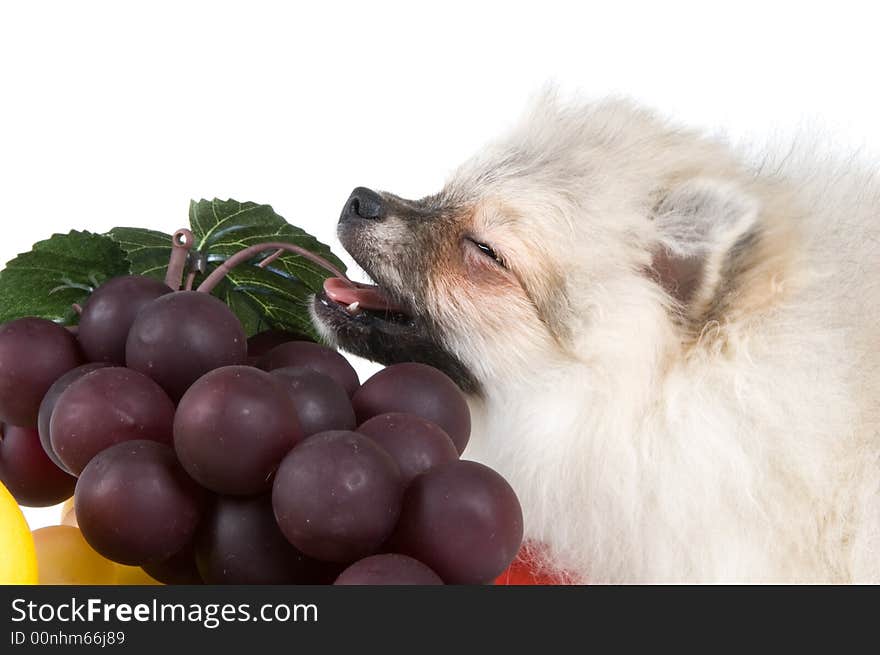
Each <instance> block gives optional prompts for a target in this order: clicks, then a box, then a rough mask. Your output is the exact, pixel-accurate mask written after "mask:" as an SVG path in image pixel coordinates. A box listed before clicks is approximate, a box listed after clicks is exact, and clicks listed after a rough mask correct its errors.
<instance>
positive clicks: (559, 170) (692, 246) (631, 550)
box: [313, 97, 880, 583]
mask: <svg viewBox="0 0 880 655" xmlns="http://www.w3.org/2000/svg"><path fill="white" fill-rule="evenodd" d="M805 154H807V155H809V154H810V153H805ZM339 234H340V239H341V240H342V243H343V245H344V246H345V247H346V248H347V249H348V250H349V251H350V252H351V254H352V256H353V257H354V258H355V260H356V261H357V262H358V263H359V264H360V265H361V266H362V267H363V268H364V269H365V270H366V271H367V273H368V274H369V275H370V276H371V277H373V278H374V280H375V281H376V283H377V287H376V288H373V289H370V290H369V291H370V292H371V293H373V294H376V295H375V296H373V299H372V304H371V303H370V301H369V299H368V302H367V303H365V305H364V306H361V307H349V308H346V307H344V306H342V305H341V304H339V303H338V302H337V303H334V302H333V298H328V296H327V295H326V294H321V295H319V296H318V297H317V298H316V300H315V303H314V305H313V313H314V317H315V320H316V322H317V324H318V325H319V327H320V328H321V330H322V331H323V332H324V334H325V335H326V336H328V338H330V339H331V340H335V341H336V342H337V343H339V344H340V345H341V346H342V347H344V348H346V349H348V350H351V351H353V352H356V353H358V354H361V355H365V356H367V357H370V358H372V359H376V360H379V361H382V362H386V363H387V362H395V361H403V360H409V359H417V360H421V361H425V362H428V363H431V364H434V365H436V366H439V367H441V368H443V369H444V370H445V371H447V372H448V373H449V374H450V375H451V376H452V377H454V378H455V379H456V380H457V381H458V382H459V384H461V386H462V387H463V388H465V389H466V390H468V391H469V392H471V394H472V396H471V397H472V406H473V410H474V421H475V424H474V434H473V436H472V439H471V444H470V446H469V447H468V451H467V452H466V456H468V457H470V458H473V459H479V460H482V461H484V462H486V463H487V464H489V465H491V466H492V467H494V468H495V469H497V470H498V471H499V472H501V473H502V474H503V475H504V476H505V477H506V478H507V479H508V480H509V481H510V482H511V484H512V485H513V487H514V489H515V490H516V491H517V493H518V495H519V498H520V500H521V502H522V505H523V510H524V518H525V529H526V538H527V539H528V540H529V542H530V543H532V544H540V547H539V548H538V549H536V553H540V556H541V558H542V560H541V561H542V562H543V565H544V566H545V567H547V569H548V570H553V571H564V572H566V574H567V577H568V579H569V580H572V581H576V582H590V583H599V582H602V583H612V582H673V583H675V582H697V583H711V582H852V581H861V582H868V581H878V580H880V180H878V176H877V170H876V168H874V169H873V170H863V169H859V168H858V167H857V166H856V165H854V164H852V163H848V164H845V165H842V166H836V167H835V166H832V165H829V164H827V163H821V162H820V163H817V162H812V163H811V162H809V161H808V157H803V156H798V155H797V154H795V153H788V156H787V157H785V158H782V159H780V160H779V161H772V160H771V159H767V160H765V161H764V162H763V163H762V164H761V165H758V166H754V165H750V164H748V163H747V161H746V159H745V158H743V157H741V156H739V155H738V154H737V153H735V152H733V151H731V149H729V148H728V147H727V146H725V145H724V144H722V143H719V142H717V141H714V140H711V139H708V138H705V137H704V136H702V135H700V134H697V133H694V132H691V131H687V130H683V129H679V128H678V127H675V126H672V125H670V124H668V123H667V122H665V121H663V120H660V119H658V118H657V117H656V116H654V115H652V114H651V113H649V112H646V111H643V110H641V109H639V108H637V107H635V106H633V105H632V104H630V103H627V102H622V101H609V102H602V103H598V104H592V105H585V106H568V107H564V106H560V105H559V103H558V102H557V101H556V100H554V99H553V98H552V97H548V98H545V99H544V100H543V101H542V102H540V103H538V105H537V107H536V108H535V109H534V110H533V111H532V112H531V113H530V114H529V115H528V117H527V118H526V120H525V121H524V122H523V123H522V124H521V125H520V126H519V127H518V128H516V129H515V130H514V131H513V132H512V134H510V135H509V136H507V137H506V138H505V139H503V140H500V141H498V142H495V143H494V144H492V145H491V146H490V147H488V148H487V149H486V150H485V151H484V152H482V153H480V154H479V155H478V156H476V157H475V158H473V159H472V160H471V161H469V162H468V163H466V164H465V165H464V166H463V167H462V168H460V169H459V170H458V171H457V172H456V173H455V175H454V176H453V177H452V179H451V180H450V181H449V182H448V184H447V185H446V186H445V188H444V189H443V190H442V191H441V192H440V193H439V194H437V195H435V196H431V197H429V198H425V199H423V200H420V201H407V200H403V199H400V198H397V197H396V196H393V195H391V194H387V193H382V194H377V193H375V192H371V191H369V190H366V189H357V190H355V192H354V194H353V195H352V198H351V199H350V200H349V202H348V203H347V204H346V208H345V210H344V211H343V216H342V219H341V220H340V228H339ZM365 291H366V289H365ZM380 294H381V295H382V296H383V297H384V298H385V299H386V300H387V303H386V304H385V305H384V306H383V305H382V304H381V303H379V304H377V303H376V300H375V298H376V296H378V295H380ZM389 309H394V310H395V311H394V312H393V313H391V312H389V311H388V310H389Z"/></svg>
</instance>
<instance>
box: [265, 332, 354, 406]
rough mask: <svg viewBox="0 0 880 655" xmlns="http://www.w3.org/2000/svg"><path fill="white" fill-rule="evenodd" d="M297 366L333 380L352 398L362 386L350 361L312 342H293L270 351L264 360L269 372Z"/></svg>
mask: <svg viewBox="0 0 880 655" xmlns="http://www.w3.org/2000/svg"><path fill="white" fill-rule="evenodd" d="M289 366H296V367H300V368H310V369H312V370H313V371H317V372H318V373H323V374H324V375H326V376H327V377H329V378H332V379H333V380H334V381H335V382H336V384H338V385H339V386H341V387H342V388H343V389H345V391H346V393H347V394H348V395H349V396H351V395H353V394H354V392H355V391H356V390H357V388H358V386H359V385H360V380H359V379H358V376H357V373H356V372H355V370H354V368H352V366H351V364H349V363H348V360H347V359H346V358H345V357H343V356H342V355H340V354H339V353H338V352H336V351H335V350H333V349H331V348H325V347H324V346H321V345H318V344H317V343H312V342H311V341H291V342H289V343H284V344H281V345H280V346H277V347H275V348H273V349H272V350H270V351H269V352H268V353H267V354H266V356H265V357H264V359H263V368H264V369H265V370H267V371H272V370H275V369H276V368H285V367H289Z"/></svg>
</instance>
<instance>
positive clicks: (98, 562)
mask: <svg viewBox="0 0 880 655" xmlns="http://www.w3.org/2000/svg"><path fill="white" fill-rule="evenodd" d="M33 534H34V546H35V547H36V550H37V566H38V568H39V579H40V584H57V585H80V584H86V585H112V584H115V583H116V567H117V565H116V563H115V562H111V561H110V560H109V559H106V558H105V557H102V556H101V555H99V554H98V553H96V552H95V551H94V550H93V549H92V547H91V546H89V544H88V543H87V542H86V540H85V538H84V537H83V536H82V533H81V532H80V531H79V528H75V527H73V526H70V525H53V526H51V527H48V528H40V529H39V530H34V533H33Z"/></svg>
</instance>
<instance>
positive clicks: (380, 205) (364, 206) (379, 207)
mask: <svg viewBox="0 0 880 655" xmlns="http://www.w3.org/2000/svg"><path fill="white" fill-rule="evenodd" d="M384 217H385V203H384V202H382V196H380V195H379V194H378V193H376V192H375V191H373V190H371V189H367V188H365V187H362V186H359V187H358V188H356V189H355V190H354V191H352V192H351V195H350V196H349V198H348V200H347V201H346V203H345V207H343V209H342V216H340V217H339V220H340V221H344V220H346V219H350V218H366V219H367V220H371V221H376V220H380V219H382V218H384Z"/></svg>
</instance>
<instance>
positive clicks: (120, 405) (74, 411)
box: [49, 366, 174, 475]
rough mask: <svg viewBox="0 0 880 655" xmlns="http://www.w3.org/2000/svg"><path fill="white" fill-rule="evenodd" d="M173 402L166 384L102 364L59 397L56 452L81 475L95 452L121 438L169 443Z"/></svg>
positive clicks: (52, 428)
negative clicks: (105, 366) (102, 366)
mask: <svg viewBox="0 0 880 655" xmlns="http://www.w3.org/2000/svg"><path fill="white" fill-rule="evenodd" d="M173 425H174V403H172V402H171V399H170V398H169V397H168V395H167V394H166V393H165V392H164V391H162V387H160V386H159V385H158V384H156V383H155V382H153V381H152V380H151V379H150V378H148V377H147V376H146V375H143V374H141V373H138V372H137V371H133V370H131V369H129V368H121V367H117V366H112V367H108V368H99V369H97V370H95V371H91V372H89V373H86V374H85V375H83V376H82V377H81V378H80V379H79V380H76V381H74V382H73V383H72V384H71V385H70V386H69V387H67V389H66V390H65V391H64V392H63V393H62V394H61V395H60V396H59V397H58V400H57V401H56V402H55V410H54V411H53V412H52V418H51V420H50V421H49V434H50V439H51V442H52V450H53V451H54V452H55V454H56V455H57V456H58V459H60V460H61V462H62V463H63V464H64V466H65V468H66V469H67V470H68V471H70V472H71V473H73V474H74V475H78V474H79V473H80V471H82V470H83V468H85V466H86V464H88V463H89V460H91V459H92V458H93V457H94V456H95V455H97V454H98V453H99V452H101V451H102V450H104V449H105V448H108V447H109V446H112V445H113V444H117V443H120V442H122V441H130V440H134V439H150V440H152V441H158V442H161V443H165V444H168V445H170V444H171V442H172V436H173V432H172V430H173Z"/></svg>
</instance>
